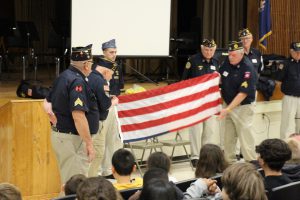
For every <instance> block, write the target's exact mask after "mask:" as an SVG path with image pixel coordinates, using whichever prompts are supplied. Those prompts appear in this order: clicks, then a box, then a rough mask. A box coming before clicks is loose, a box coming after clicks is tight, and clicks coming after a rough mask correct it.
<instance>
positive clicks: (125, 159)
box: [111, 149, 143, 190]
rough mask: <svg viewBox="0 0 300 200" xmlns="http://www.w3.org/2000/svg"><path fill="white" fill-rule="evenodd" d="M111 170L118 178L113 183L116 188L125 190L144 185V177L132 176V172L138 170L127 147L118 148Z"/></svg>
mask: <svg viewBox="0 0 300 200" xmlns="http://www.w3.org/2000/svg"><path fill="white" fill-rule="evenodd" d="M111 170H112V173H113V176H114V178H115V179H116V183H113V185H114V186H115V188H116V189H118V190H125V189H130V188H138V187H142V186H143V179H141V178H134V179H132V178H131V174H132V173H133V172H135V170H136V165H135V162H134V157H133V155H132V153H131V152H130V151H128V150H126V149H119V150H117V151H116V152H115V153H114V155H113V157H112V169H111Z"/></svg>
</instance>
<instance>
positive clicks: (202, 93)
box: [116, 73, 221, 143]
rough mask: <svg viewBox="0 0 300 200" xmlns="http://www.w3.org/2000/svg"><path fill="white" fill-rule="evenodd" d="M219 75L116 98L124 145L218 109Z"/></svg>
mask: <svg viewBox="0 0 300 200" xmlns="http://www.w3.org/2000/svg"><path fill="white" fill-rule="evenodd" d="M219 79H220V78H219V74H217V73H213V74H207V75H204V76H200V77H197V78H193V79H189V80H184V81H180V82H178V83H174V84H171V85H168V86H164V87H161V88H157V89H153V90H148V91H145V92H141V93H136V94H131V95H124V96H119V104H118V105H117V107H116V108H117V115H118V123H119V130H120V135H121V139H122V141H123V142H124V143H126V142H132V141H138V140H144V139H147V138H152V137H155V136H159V135H162V134H165V133H169V132H174V131H177V130H181V129H183V128H187V127H190V126H193V125H195V124H197V123H200V122H203V121H205V120H206V119H208V118H209V117H210V116H212V115H214V114H217V113H219V112H220V110H221V95H220V92H219Z"/></svg>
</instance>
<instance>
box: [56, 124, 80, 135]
mask: <svg viewBox="0 0 300 200" xmlns="http://www.w3.org/2000/svg"><path fill="white" fill-rule="evenodd" d="M51 129H52V130H53V131H55V132H57V133H63V134H70V135H78V134H77V133H73V132H62V131H60V130H58V129H57V127H55V126H51Z"/></svg>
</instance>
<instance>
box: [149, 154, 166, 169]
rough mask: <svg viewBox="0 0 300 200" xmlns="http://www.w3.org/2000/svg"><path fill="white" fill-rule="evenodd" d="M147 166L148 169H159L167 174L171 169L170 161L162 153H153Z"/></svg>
mask: <svg viewBox="0 0 300 200" xmlns="http://www.w3.org/2000/svg"><path fill="white" fill-rule="evenodd" d="M147 166H148V169H151V168H154V167H156V168H161V169H163V170H165V171H166V172H167V173H168V172H169V171H170V167H171V160H170V158H169V157H168V156H167V154H165V153H163V152H154V153H152V154H151V155H150V156H149V158H148V160H147Z"/></svg>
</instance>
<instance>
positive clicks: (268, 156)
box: [255, 138, 292, 171]
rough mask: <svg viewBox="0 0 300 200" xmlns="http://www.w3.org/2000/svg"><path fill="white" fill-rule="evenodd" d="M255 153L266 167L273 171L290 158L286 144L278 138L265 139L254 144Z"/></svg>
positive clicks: (290, 154)
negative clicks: (256, 144) (258, 143)
mask: <svg viewBox="0 0 300 200" xmlns="http://www.w3.org/2000/svg"><path fill="white" fill-rule="evenodd" d="M255 151H256V153H259V155H260V157H261V159H263V161H264V162H265V163H266V164H267V165H268V167H269V168H270V169H272V170H275V171H280V170H281V168H282V167H283V165H284V163H285V162H286V161H287V160H289V159H291V156H292V152H291V150H290V148H289V146H288V144H287V143H286V142H285V141H283V140H280V139H277V138H274V139H266V140H264V141H262V143H260V145H258V146H256V149H255Z"/></svg>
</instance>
